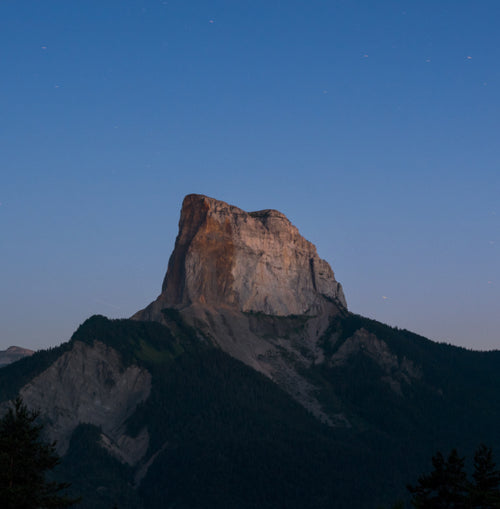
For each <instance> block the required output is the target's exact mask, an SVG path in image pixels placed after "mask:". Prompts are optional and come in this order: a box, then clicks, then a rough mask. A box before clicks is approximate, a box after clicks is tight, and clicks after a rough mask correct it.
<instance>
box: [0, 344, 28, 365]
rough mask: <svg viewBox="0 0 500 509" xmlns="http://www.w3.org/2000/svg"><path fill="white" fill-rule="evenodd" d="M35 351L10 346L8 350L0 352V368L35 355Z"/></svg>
mask: <svg viewBox="0 0 500 509" xmlns="http://www.w3.org/2000/svg"><path fill="white" fill-rule="evenodd" d="M33 353H34V352H33V350H28V349H27V348H21V347H20V346H9V348H7V350H0V368H3V367H4V366H7V364H10V363H11V362H15V361H18V360H19V359H22V358H23V357H26V356H29V355H33Z"/></svg>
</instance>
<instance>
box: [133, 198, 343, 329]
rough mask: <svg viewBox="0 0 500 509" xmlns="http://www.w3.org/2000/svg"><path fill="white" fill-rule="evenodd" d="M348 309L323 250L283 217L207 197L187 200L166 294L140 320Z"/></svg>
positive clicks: (165, 290)
mask: <svg viewBox="0 0 500 509" xmlns="http://www.w3.org/2000/svg"><path fill="white" fill-rule="evenodd" d="M331 302H334V303H335V304H336V305H337V306H338V307H340V308H343V309H347V304H346V301H345V297H344V294H343V291H342V286H341V285H340V283H338V282H337V281H336V280H335V276H334V273H333V271H332V269H331V268H330V265H329V264H328V263H327V262H326V261H324V260H322V259H321V258H320V257H319V256H318V254H317V252H316V247H315V246H314V245H313V244H312V243H311V242H309V241H307V240H306V239H304V237H302V236H301V235H300V234H299V231H298V229H297V228H296V227H295V226H293V225H292V223H291V222H290V221H289V220H288V219H287V218H286V217H285V215H284V214H282V213H281V212H278V211H276V210H260V211H258V212H245V211H243V210H241V209H239V208H238V207H234V206H232V205H228V204H227V203H225V202H223V201H218V200H215V199H213V198H208V197H207V196H203V195H198V194H190V195H188V196H186V197H185V198H184V202H183V205H182V211H181V218H180V221H179V234H178V236H177V239H176V242H175V248H174V251H173V253H172V256H171V257H170V261H169V264H168V270H167V274H166V276H165V279H164V282H163V286H162V293H161V295H160V296H159V297H158V299H157V301H155V302H154V303H153V304H152V305H150V306H149V307H148V308H146V310H144V311H143V312H142V313H139V314H138V315H137V318H139V317H141V316H142V317H145V316H147V317H148V318H150V319H151V318H153V319H154V318H155V315H157V313H158V311H159V310H160V309H161V308H167V307H175V308H178V309H182V308H185V307H187V306H190V305H196V304H201V305H206V306H209V307H215V308H220V307H229V308H233V309H237V310H239V311H243V312H253V313H265V314H268V315H275V316H288V315H308V316H313V315H317V314H319V313H322V312H324V311H325V308H326V307H328V305H326V304H327V303H331Z"/></svg>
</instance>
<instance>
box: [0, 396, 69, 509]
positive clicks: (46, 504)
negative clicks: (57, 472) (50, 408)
mask: <svg viewBox="0 0 500 509" xmlns="http://www.w3.org/2000/svg"><path fill="white" fill-rule="evenodd" d="M38 416H39V412H36V411H30V410H28V408H27V407H26V405H24V403H23V401H22V399H21V398H20V397H18V398H17V399H16V400H15V401H14V406H13V408H12V407H11V408H9V409H8V411H7V413H6V414H5V416H4V417H3V418H2V419H0V507H1V508H2V509H49V508H65V507H70V506H72V505H73V504H75V503H76V502H77V501H78V500H76V499H70V498H68V497H66V496H64V495H62V494H60V492H61V491H63V490H64V489H66V488H67V487H68V486H69V485H68V484H67V483H57V482H53V481H47V480H46V473H47V472H49V471H50V470H52V469H53V468H54V467H56V465H58V464H59V461H60V460H59V456H58V455H57V453H56V451H55V442H53V443H45V442H44V441H43V440H42V438H41V432H42V429H43V426H42V425H40V424H37V423H36V422H35V421H36V420H37V418H38Z"/></svg>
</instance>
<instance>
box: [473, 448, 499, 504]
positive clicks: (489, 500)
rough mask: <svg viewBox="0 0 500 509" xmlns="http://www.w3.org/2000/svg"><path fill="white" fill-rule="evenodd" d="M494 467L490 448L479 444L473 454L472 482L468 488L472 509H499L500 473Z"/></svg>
mask: <svg viewBox="0 0 500 509" xmlns="http://www.w3.org/2000/svg"><path fill="white" fill-rule="evenodd" d="M495 467H496V465H495V462H494V461H493V453H492V450H491V448H489V447H486V446H485V445H484V444H481V445H480V446H479V448H478V449H477V451H476V452H475V454H474V473H473V474H472V477H473V479H474V481H473V483H472V485H471V488H470V501H471V507H473V508H474V509H497V508H498V509H500V471H499V470H497V469H496V468H495Z"/></svg>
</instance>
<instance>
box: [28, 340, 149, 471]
mask: <svg viewBox="0 0 500 509" xmlns="http://www.w3.org/2000/svg"><path fill="white" fill-rule="evenodd" d="M150 392H151V375H150V373H149V372H148V371H146V370H145V369H142V368H139V367H138V366H134V365H132V366H128V367H125V366H123V364H122V361H121V358H120V355H119V354H118V352H117V351H116V350H114V349H113V348H111V347H109V346H106V345H105V344H103V343H101V342H99V341H95V342H94V345H93V346H89V345H87V344H85V343H81V342H79V341H76V342H75V343H74V345H73V348H72V349H71V350H70V351H68V352H66V353H64V354H63V355H61V357H59V358H58V359H57V360H56V361H55V362H54V363H53V364H52V365H51V366H50V367H49V368H48V369H46V370H45V371H44V372H42V373H41V374H40V375H38V376H37V377H35V378H34V379H33V380H32V381H31V382H30V383H29V384H27V385H26V386H24V387H23V388H22V389H21V391H20V394H21V396H22V397H23V400H24V402H25V403H26V405H27V406H28V407H29V408H33V409H38V408H39V409H41V411H42V414H41V417H42V418H43V419H44V421H45V422H46V430H47V433H48V438H50V439H51V440H57V451H58V453H59V454H61V455H63V454H64V453H65V452H66V450H67V448H68V445H69V440H70V438H71V435H72V433H73V431H74V429H75V428H76V427H77V426H78V425H79V424H80V423H89V424H94V425H95V426H98V427H100V428H101V430H102V437H101V443H102V445H103V446H105V447H106V448H107V449H108V450H109V451H111V452H112V453H113V454H114V455H115V456H116V457H118V458H119V459H120V460H121V461H124V462H126V463H129V464H135V463H136V462H137V461H138V460H139V459H140V458H141V457H142V456H143V455H144V454H145V452H146V450H147V448H148V445H149V437H148V433H147V431H146V430H143V431H142V432H141V433H139V434H138V436H137V437H129V436H127V435H126V433H125V421H126V420H127V419H128V418H129V417H130V416H131V415H132V413H133V412H134V411H135V409H136V407H137V405H138V404H139V403H140V402H142V401H144V400H146V399H147V398H148V397H149V394H150Z"/></svg>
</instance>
